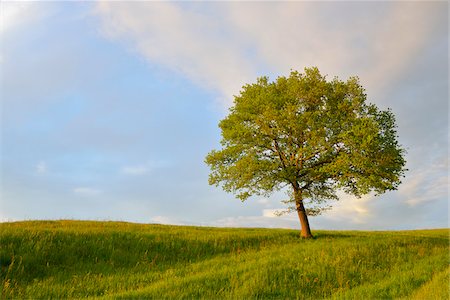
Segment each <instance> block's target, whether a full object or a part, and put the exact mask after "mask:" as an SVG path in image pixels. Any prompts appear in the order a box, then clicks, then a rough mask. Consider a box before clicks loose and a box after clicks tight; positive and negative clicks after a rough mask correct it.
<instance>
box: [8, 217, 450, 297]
mask: <svg viewBox="0 0 450 300" xmlns="http://www.w3.org/2000/svg"><path fill="white" fill-rule="evenodd" d="M313 234H315V236H316V238H315V239H313V240H302V239H300V238H299V237H298V233H297V231H294V230H284V229H244V228H207V227H184V226H162V225H142V224H130V223H122V222H87V221H30V222H17V223H0V276H1V280H2V282H1V298H20V299H23V298H33V299H36V298H46V299H48V298H57V299H60V298H82V297H90V298H115V299H122V298H123V299H130V298H156V299H164V298H168V299H173V298H176V299H179V298H189V299H192V298H194V299H197V298H206V299H255V298H259V299H266V298H281V299H323V298H325V299H392V298H400V299H449V270H450V269H449V229H436V230H420V231H398V232H394V231H390V232H363V231H317V232H314V233H313Z"/></svg>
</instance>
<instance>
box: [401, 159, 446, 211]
mask: <svg viewBox="0 0 450 300" xmlns="http://www.w3.org/2000/svg"><path fill="white" fill-rule="evenodd" d="M399 194H400V195H401V196H402V198H403V199H405V200H404V201H405V202H406V203H407V204H409V205H410V206H417V205H423V204H426V203H427V202H433V201H437V200H439V199H442V198H446V199H448V157H443V158H442V157H441V158H440V159H436V161H434V162H432V163H431V164H429V165H423V166H420V168H418V169H417V170H416V172H415V173H414V176H411V178H409V179H408V180H407V181H406V182H405V183H403V184H402V185H401V186H400V187H399Z"/></svg>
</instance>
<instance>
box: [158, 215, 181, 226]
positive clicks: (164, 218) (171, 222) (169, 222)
mask: <svg viewBox="0 0 450 300" xmlns="http://www.w3.org/2000/svg"><path fill="white" fill-rule="evenodd" d="M150 222H151V223H156V224H164V225H186V223H184V222H181V221H179V220H176V219H173V218H171V217H167V216H154V217H152V218H151V219H150Z"/></svg>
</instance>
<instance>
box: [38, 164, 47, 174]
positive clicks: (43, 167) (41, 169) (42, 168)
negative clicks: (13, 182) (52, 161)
mask: <svg viewBox="0 0 450 300" xmlns="http://www.w3.org/2000/svg"><path fill="white" fill-rule="evenodd" d="M36 172H37V173H38V174H45V173H47V163H46V162H45V161H40V162H38V163H37V165H36Z"/></svg>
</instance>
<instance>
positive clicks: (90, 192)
mask: <svg viewBox="0 0 450 300" xmlns="http://www.w3.org/2000/svg"><path fill="white" fill-rule="evenodd" d="M73 192H74V193H75V194H76V195H80V196H85V197H93V196H97V195H100V194H102V191H101V190H99V189H95V188H90V187H77V188H74V189H73Z"/></svg>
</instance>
